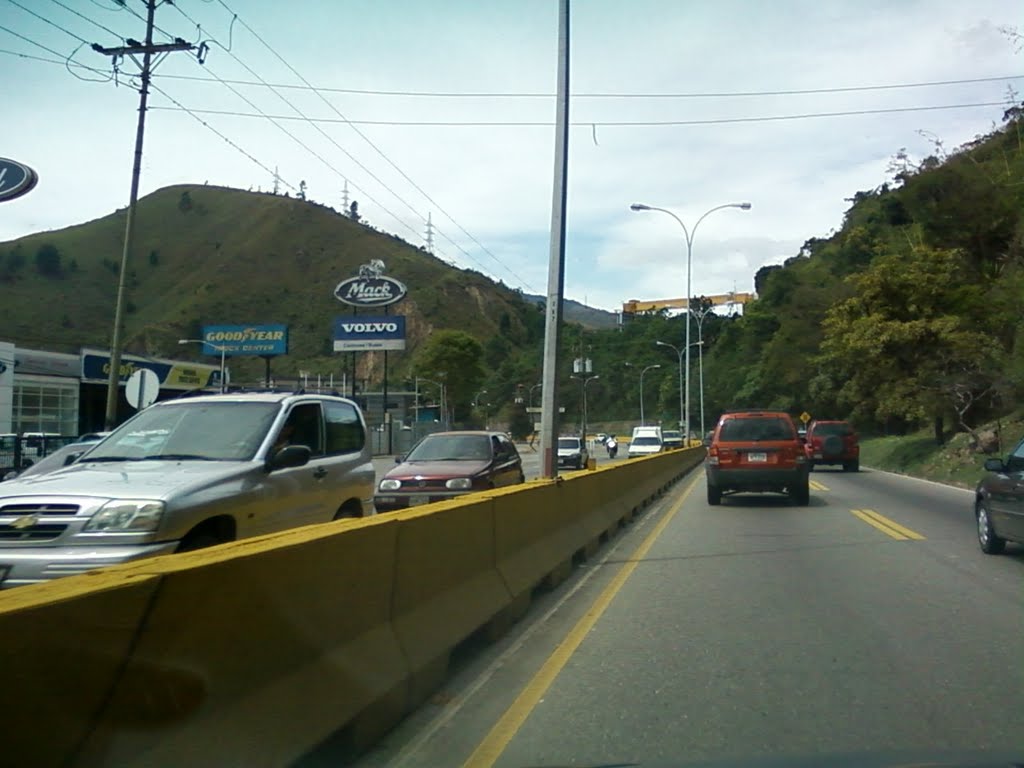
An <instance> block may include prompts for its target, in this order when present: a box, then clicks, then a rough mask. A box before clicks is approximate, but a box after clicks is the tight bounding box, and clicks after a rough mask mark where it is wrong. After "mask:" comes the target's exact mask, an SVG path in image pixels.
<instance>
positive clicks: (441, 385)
mask: <svg viewBox="0 0 1024 768" xmlns="http://www.w3.org/2000/svg"><path fill="white" fill-rule="evenodd" d="M421 381H425V382H426V383H427V384H433V385H434V386H435V387H437V388H438V390H440V395H441V414H440V416H441V429H447V427H445V424H446V419H447V416H446V414H445V403H444V383H443V382H440V381H434V380H433V379H425V378H423V377H422V376H417V377H416V403H417V406H416V417H417V418H419V399H420V382H421Z"/></svg>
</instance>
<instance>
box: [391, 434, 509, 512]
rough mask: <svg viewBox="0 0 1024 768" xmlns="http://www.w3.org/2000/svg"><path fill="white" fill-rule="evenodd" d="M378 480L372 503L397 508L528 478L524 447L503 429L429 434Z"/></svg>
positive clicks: (399, 458) (428, 502) (392, 509)
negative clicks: (516, 443) (524, 464)
mask: <svg viewBox="0 0 1024 768" xmlns="http://www.w3.org/2000/svg"><path fill="white" fill-rule="evenodd" d="M395 462H396V463H397V464H398V466H396V467H395V468H394V469H392V470H390V471H388V473H387V474H386V475H384V477H383V478H381V481H380V482H379V483H378V484H377V492H376V493H375V494H374V497H373V505H374V507H376V509H377V511H378V512H393V511H395V510H399V509H406V508H407V507H413V506H416V505H418V504H430V503H431V502H434V501H444V500H445V499H451V498H454V497H456V496H462V495H464V494H467V493H473V492H475V491H486V490H488V489H491V488H500V487H502V486H506V485H515V484H517V483H522V482H524V481H525V480H526V478H525V476H524V475H523V461H522V459H521V458H520V456H519V451H517V450H516V447H515V445H514V444H513V443H512V441H511V440H509V439H508V435H505V434H504V433H501V432H482V431H479V432H478V431H472V432H471V431H465V432H436V433H434V434H432V435H427V436H426V437H424V438H423V439H422V440H420V441H419V442H418V443H416V445H414V446H413V448H412V450H411V451H409V453H408V454H407V455H405V456H398V457H396V458H395Z"/></svg>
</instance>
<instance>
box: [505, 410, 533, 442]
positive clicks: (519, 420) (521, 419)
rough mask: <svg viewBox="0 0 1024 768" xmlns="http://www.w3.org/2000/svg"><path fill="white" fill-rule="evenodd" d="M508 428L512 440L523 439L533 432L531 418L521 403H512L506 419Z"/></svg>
mask: <svg viewBox="0 0 1024 768" xmlns="http://www.w3.org/2000/svg"><path fill="white" fill-rule="evenodd" d="M508 430H509V432H511V433H512V439H513V440H525V439H526V438H527V437H529V436H530V435H531V434H533V419H532V418H530V414H528V413H527V412H526V407H525V406H524V405H522V404H516V405H513V406H512V407H511V409H510V413H509V419H508Z"/></svg>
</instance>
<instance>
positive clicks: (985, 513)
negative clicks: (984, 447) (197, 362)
mask: <svg viewBox="0 0 1024 768" xmlns="http://www.w3.org/2000/svg"><path fill="white" fill-rule="evenodd" d="M985 471H986V472H987V473H988V474H986V475H985V477H983V478H982V479H981V481H980V482H979V483H978V486H977V488H976V489H975V491H974V518H975V522H976V523H977V532H978V544H979V545H980V546H981V551H982V552H984V553H985V554H986V555H998V554H999V553H1000V552H1002V551H1003V549H1005V547H1006V542H1007V541H1013V542H1017V543H1018V544H1024V440H1022V441H1021V442H1020V443H1018V445H1017V447H1016V448H1014V449H1013V451H1012V452H1011V453H1010V455H1009V456H1007V457H1006V460H1005V461H1003V460H1002V459H986V461H985Z"/></svg>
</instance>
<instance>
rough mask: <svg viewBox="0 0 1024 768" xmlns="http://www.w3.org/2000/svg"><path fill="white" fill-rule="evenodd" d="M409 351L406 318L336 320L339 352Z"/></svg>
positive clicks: (394, 316)
mask: <svg viewBox="0 0 1024 768" xmlns="http://www.w3.org/2000/svg"><path fill="white" fill-rule="evenodd" d="M398 349H405V317H404V316H403V315H383V316H376V317H371V316H368V315H347V316H345V317H336V318H334V351H335V352H379V351H388V350H398Z"/></svg>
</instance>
